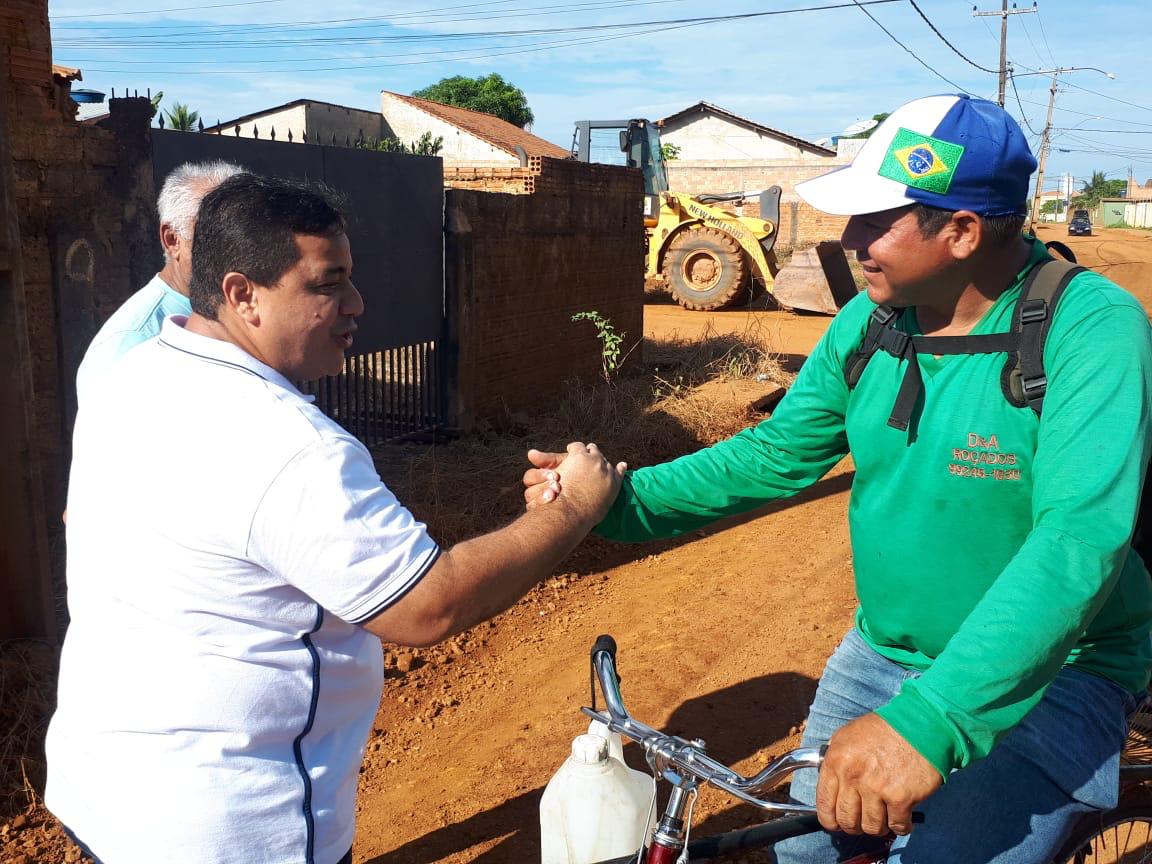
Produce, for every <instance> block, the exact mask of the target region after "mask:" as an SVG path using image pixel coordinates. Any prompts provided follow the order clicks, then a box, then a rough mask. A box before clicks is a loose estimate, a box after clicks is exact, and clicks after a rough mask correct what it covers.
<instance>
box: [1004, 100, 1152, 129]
mask: <svg viewBox="0 0 1152 864" xmlns="http://www.w3.org/2000/svg"><path fill="white" fill-rule="evenodd" d="M1023 101H1024V102H1027V103H1028V104H1029V105H1039V106H1040V107H1043V106H1044V103H1043V102H1034V101H1032V100H1031V99H1024V100H1023ZM1056 110H1057V111H1063V112H1064V113H1066V114H1075V115H1077V116H1079V117H1092V118H1095V119H1098V120H1108V121H1110V122H1112V123H1128V124H1130V125H1132V126H1147V127H1149V128H1152V123H1141V122H1140V121H1138V120H1125V119H1124V118H1123V117H1102V116H1101V115H1099V114H1093V113H1092V112H1091V111H1077V110H1076V109H1074V108H1063V107H1061V106H1057V107H1056Z"/></svg>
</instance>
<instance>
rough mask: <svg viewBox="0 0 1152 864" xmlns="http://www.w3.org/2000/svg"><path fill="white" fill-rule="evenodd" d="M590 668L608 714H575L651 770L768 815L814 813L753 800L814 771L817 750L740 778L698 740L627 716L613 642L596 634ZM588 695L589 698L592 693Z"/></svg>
mask: <svg viewBox="0 0 1152 864" xmlns="http://www.w3.org/2000/svg"><path fill="white" fill-rule="evenodd" d="M592 669H593V672H594V674H595V677H596V679H597V680H598V681H599V683H600V692H601V693H603V694H604V702H605V704H606V705H607V708H608V710H607V713H603V712H599V711H596V710H594V709H593V708H582V709H581V710H582V711H583V712H584V713H585V714H587V715H588V716H589V717H594V718H595V719H597V720H599V721H600V722H601V723H603V724H604V725H605V726H607V727H608V728H609V729H611V730H612V731H613V732H618V733H619V734H621V735H623V736H625V737H627V738H629V739H631V740H632V741H635V742H636V743H637V744H639V745H640V746H641V747H642V748H644V753H645V756H646V757H647V759H648V764H649V765H651V766H652V769H653V770H654V771H657V772H659V773H660V774H667V773H668V772H669V771H670V769H673V768H675V769H676V770H677V771H678V772H680V773H681V774H683V775H687V776H689V777H693V778H695V779H696V780H698V781H700V782H703V783H707V784H708V785H709V786H715V787H716V788H717V789H722V790H724V791H725V792H727V793H728V794H729V795H731V796H732V797H734V798H738V799H740V800H741V801H744V802H745V803H747V804H751V805H753V806H755V807H759V808H760V809H761V810H766V811H769V812H772V813H815V812H816V808H815V807H812V806H810V805H807V804H781V803H780V802H777V801H765V800H764V799H763V798H758V797H756V796H757V795H761V794H763V793H764V792H767V791H768V790H769V789H773V788H775V787H776V786H778V785H779V784H780V782H781V781H782V780H784V778H785V777H787V776H788V775H789V774H791V773H792V772H793V771H796V770H798V769H800V768H819V767H820V763H821V762H822V761H823V759H824V753H823V748H820V749H816V748H813V747H800V748H797V749H796V750H792V751H790V752H788V753H785V754H784V755H783V756H781V757H780V758H778V759H776V760H774V761H773V762H772V763H771V764H770V765H768V766H767V767H766V768H764V770H763V771H761V772H760V773H758V774H756V775H754V776H752V777H745V776H743V775H741V774H738V773H737V772H735V771H733V770H732V769H731V768H729V767H728V766H727V765H724V764H723V763H721V762H717V761H716V760H715V759H712V758H711V757H709V756H707V755H705V753H704V749H703V742H701V741H685V740H684V739H683V738H679V737H677V736H675V735H666V734H664V733H663V732H659V731H657V730H656V729H653V728H652V727H651V726H648V725H646V724H644V723H641V722H640V721H639V720H636V719H635V718H633V717H632V715H630V714H629V713H628V709H627V708H625V707H624V698H623V697H622V696H621V695H620V679H619V678H618V677H617V675H616V640H614V639H613V638H612V637H611V636H600V637H599V638H597V640H596V643H595V645H593V646H592ZM592 695H593V697H595V690H593V694H592ZM593 704H595V698H593ZM669 779H672V778H669ZM677 779H679V778H677Z"/></svg>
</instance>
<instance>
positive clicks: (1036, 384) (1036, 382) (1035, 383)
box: [1020, 375, 1048, 402]
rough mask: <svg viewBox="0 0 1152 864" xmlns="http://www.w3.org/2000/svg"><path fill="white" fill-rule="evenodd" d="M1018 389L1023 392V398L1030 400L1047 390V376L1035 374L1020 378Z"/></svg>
mask: <svg viewBox="0 0 1152 864" xmlns="http://www.w3.org/2000/svg"><path fill="white" fill-rule="evenodd" d="M1020 390H1021V392H1022V393H1023V394H1024V398H1025V399H1027V400H1028V401H1029V402H1031V401H1032V400H1033V399H1037V398H1039V397H1041V396H1043V395H1044V393H1045V392H1046V391H1047V390H1048V376H1047V375H1037V376H1036V377H1035V378H1026V377H1023V376H1021V378H1020Z"/></svg>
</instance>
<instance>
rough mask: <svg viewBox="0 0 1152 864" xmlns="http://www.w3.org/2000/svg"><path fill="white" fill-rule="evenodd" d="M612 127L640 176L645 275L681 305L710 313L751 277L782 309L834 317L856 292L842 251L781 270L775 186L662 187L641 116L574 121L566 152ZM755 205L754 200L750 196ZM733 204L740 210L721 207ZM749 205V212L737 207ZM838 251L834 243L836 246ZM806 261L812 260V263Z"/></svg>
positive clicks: (656, 138)
mask: <svg viewBox="0 0 1152 864" xmlns="http://www.w3.org/2000/svg"><path fill="white" fill-rule="evenodd" d="M595 129H615V130H619V147H620V150H621V151H622V152H623V153H624V154H625V157H624V161H625V163H626V164H627V165H629V166H630V167H635V168H639V169H640V170H641V172H642V173H643V175H644V226H645V228H646V238H645V239H646V243H647V249H646V251H645V272H646V275H647V276H648V277H649V278H651V277H660V278H661V279H662V280H663V282H664V285H665V287H666V288H667V290H668V291H669V292H670V293H671V294H672V296H673V297H674V298H675V299H676V302H678V303H679V304H680V305H681V306H684V307H685V308H686V309H696V310H700V311H711V310H713V309H723V308H724V307H726V306H733V305H735V304H737V303H740V302H742V301H744V300H746V299H748V298H749V296H750V294H751V291H752V285H753V280H755V281H757V282H759V283H760V284H762V285H763V286H764V288H765V290H767V291H768V292H769V293H771V294H772V295H773V297H774V298H775V299H776V301H777V302H778V303H780V305H781V306H784V307H785V308H788V309H804V310H807V311H812V312H823V313H825V314H835V313H836V312H837V311H838V310H839V309H840V307H841V306H843V305H844V303H846V302H847V301H848V300H849V299H851V297H852V296H853V295H854V294H855V293H856V292H855V286H854V284H853V283H852V279H851V274H850V273H849V271H848V265H847V262H846V261H844V256H843V253H842V252H841V253H840V255H839V257H840V262H842V263H843V266H842V267H840V266H838V263H839V262H837V261H836V260H835V256H834V255H829V254H826V252H822V253H821V254H820V255H819V257H818V259H817V258H816V257H814V256H806V257H804V258H803V262H808V263H807V264H805V263H803V262H800V261H798V262H797V266H795V267H793V266H792V265H791V264H790V265H789V266H788V267H786V268H784V270H783V271H782V270H781V268H780V267H779V265H778V264H777V262H776V256H775V254H774V253H773V251H772V250H773V247H774V246H775V245H776V237H777V233H778V226H779V224H780V187H779V186H772V187H771V188H769V189H765V190H763V191H760V192H732V193H728V194H718V195H695V196H692V195H687V194H684V193H679V192H674V191H671V190H670V189H669V188H668V179H667V173H666V171H665V167H664V161H663V156H662V154H661V150H660V133H659V131H658V130H657V129H656V126H655V125H654V124H652V123H650V122H649V121H647V120H581V121H578V122H577V123H576V135H575V137H574V140H573V157H574V158H576V159H579V160H580V161H583V162H588V161H595V160H592V159H591V151H592V144H591V133H592V131H593V130H595ZM757 199H758V205H754V204H753V202H755V201H757ZM721 204H727V205H728V206H729V207H735V208H737V209H738V210H740V211H741V213H739V214H738V213H735V212H732V211H730V210H728V209H726V208H725V207H722V206H719V205H721ZM752 207H755V209H756V213H755V215H746V214H745V213H744V211H745V210H746V209H748V208H752ZM837 248H839V247H837ZM811 261H817V264H816V265H815V266H812V264H811V263H810V262H811Z"/></svg>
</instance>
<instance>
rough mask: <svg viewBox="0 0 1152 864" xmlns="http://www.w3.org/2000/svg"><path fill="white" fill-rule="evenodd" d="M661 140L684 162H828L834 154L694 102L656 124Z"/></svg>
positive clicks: (715, 107) (714, 106)
mask: <svg viewBox="0 0 1152 864" xmlns="http://www.w3.org/2000/svg"><path fill="white" fill-rule="evenodd" d="M657 125H658V126H659V127H660V140H661V141H662V142H663V143H665V144H674V145H676V146H677V147H679V148H680V152H679V155H678V156H677V158H678V159H681V160H683V161H685V162H716V161H732V160H749V161H761V160H764V159H793V160H798V159H804V158H814V159H817V160H829V159H834V158H835V157H836V151H835V150H829V149H828V148H827V147H821V146H820V145H818V144H813V143H812V142H811V141H806V140H805V139H803V138H797V137H796V136H795V135H789V134H788V133H787V132H781V131H780V130H779V129H773V128H771V127H770V126H765V125H764V124H762V123H757V122H756V121H755V120H749V119H747V118H746V117H741V116H740V115H739V114H733V113H732V112H731V111H726V110H725V109H723V108H721V107H719V106H718V105H712V104H710V103H708V102H697V103H696V104H695V105H692V106H690V107H688V108H685V109H684V110H683V111H677V112H676V113H675V114H670V115H669V116H667V117H665V118H664V119H663V120H660V121H658V122H657Z"/></svg>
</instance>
